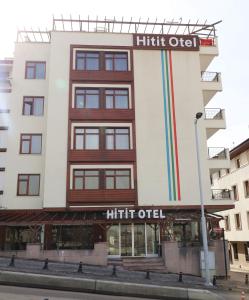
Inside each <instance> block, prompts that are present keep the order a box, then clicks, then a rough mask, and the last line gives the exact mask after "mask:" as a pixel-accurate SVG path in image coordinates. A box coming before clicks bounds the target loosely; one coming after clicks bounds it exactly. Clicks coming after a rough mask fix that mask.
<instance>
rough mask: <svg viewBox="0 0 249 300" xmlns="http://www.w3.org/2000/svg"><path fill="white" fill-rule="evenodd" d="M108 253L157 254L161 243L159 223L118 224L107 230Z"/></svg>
mask: <svg viewBox="0 0 249 300" xmlns="http://www.w3.org/2000/svg"><path fill="white" fill-rule="evenodd" d="M107 243H108V255H109V256H113V257H118V256H157V255H158V245H159V243H160V234H159V225H158V224H135V223H132V224H117V225H112V226H110V227H109V228H108V230H107Z"/></svg>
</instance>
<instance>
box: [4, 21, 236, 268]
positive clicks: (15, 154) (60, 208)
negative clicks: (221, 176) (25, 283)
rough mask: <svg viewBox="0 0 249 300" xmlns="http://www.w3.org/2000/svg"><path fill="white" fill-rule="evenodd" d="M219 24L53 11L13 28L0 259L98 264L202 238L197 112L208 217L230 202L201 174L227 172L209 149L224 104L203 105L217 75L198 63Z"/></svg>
mask: <svg viewBox="0 0 249 300" xmlns="http://www.w3.org/2000/svg"><path fill="white" fill-rule="evenodd" d="M215 32H216V31H215V24H211V25H207V24H202V25H201V24H190V23H189V24H180V23H179V24H176V23H174V22H173V23H168V22H165V23H153V22H152V23H150V22H144V23H143V22H133V21H129V22H125V21H123V20H122V21H117V20H115V21H110V20H109V21H107V20H105V21H103V20H102V21H101V20H63V19H54V20H53V29H52V30H51V31H45V32H41V31H38V32H36V31H20V32H18V40H17V43H16V46H15V52H14V58H13V60H4V61H1V62H0V63H1V65H0V67H1V74H2V75H1V76H5V77H4V78H3V79H1V82H2V83H3V84H4V86H2V88H1V94H0V95H1V119H0V120H1V127H0V129H1V131H0V132H1V153H0V155H1V164H2V165H1V167H2V168H1V195H0V207H1V211H0V242H1V243H0V245H1V249H2V251H3V252H2V255H4V253H7V251H16V253H17V255H24V254H21V253H23V251H26V253H28V254H27V255H28V256H29V257H39V258H41V257H49V258H53V259H62V258H63V259H64V260H68V259H71V260H72V259H75V260H77V261H79V260H81V261H83V262H85V261H86V262H88V263H99V264H106V263H107V258H112V259H113V258H120V257H121V258H123V257H125V256H129V257H151V256H155V257H157V256H158V255H160V254H161V252H162V251H163V253H166V254H168V253H169V251H168V252H167V251H166V250H165V247H167V245H166V241H176V242H177V241H182V242H184V243H185V242H188V243H191V245H193V243H197V244H198V241H200V226H199V224H200V222H199V221H200V197H199V185H198V174H197V160H196V146H195V132H194V119H195V115H196V113H197V112H199V111H201V112H203V113H204V117H203V119H200V120H199V121H198V132H199V138H200V154H201V166H202V183H203V192H204V201H205V208H206V212H207V217H208V219H209V221H210V224H211V223H212V220H213V219H212V212H215V211H219V210H224V209H229V208H232V207H233V202H232V200H231V198H230V194H229V193H226V194H222V193H220V192H219V191H217V190H216V191H212V190H211V188H210V174H212V173H213V172H215V171H217V170H219V169H224V168H229V159H228V151H227V150H226V149H220V148H218V149H216V148H211V149H207V139H208V138H209V137H210V136H212V135H213V134H214V133H215V132H216V131H217V130H219V129H220V128H225V115H224V110H222V109H206V108H205V107H206V105H207V104H208V103H209V101H210V99H211V98H212V97H213V96H214V95H215V94H216V92H218V91H221V89H222V87H221V76H220V74H219V73H216V72H206V69H207V67H208V66H209V64H210V63H211V62H212V60H213V58H214V57H215V56H217V55H218V46H217V37H216V34H215ZM7 137H8V140H7ZM34 242H36V243H38V246H37V245H36V244H34ZM40 244H41V245H40ZM160 245H162V247H163V248H162V250H161V248H160ZM171 245H172V244H171ZM36 246H37V248H35V247H36ZM185 246H186V245H185ZM40 247H42V248H41V249H42V250H41V249H40ZM175 247H177V248H176V250H173V251H171V254H173V253H174V251H178V248H179V247H178V244H177V243H176V246H175ZM34 249H36V250H34ZM191 249H192V248H191ZM198 249H199V248H198ZM164 250H165V251H164ZM4 251H5V252H4ZM191 251H192V250H191ZM72 253H73V254H72ZM196 253H197V256H196V259H197V260H198V259H199V250H198V251H197V252H196ZM166 254H165V255H166ZM25 255H26V254H25ZM179 255H180V254H179ZM176 257H177V256H175V258H176ZM164 260H165V264H166V267H167V268H169V269H170V267H169V264H167V257H164ZM217 260H219V259H217ZM171 261H172V260H171ZM179 261H180V260H178V259H177V263H175V265H177V264H178V263H179ZM168 263H170V260H169V259H168ZM189 272H191V271H189ZM197 273H198V272H197Z"/></svg>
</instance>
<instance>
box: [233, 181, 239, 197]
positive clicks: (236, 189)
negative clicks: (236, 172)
mask: <svg viewBox="0 0 249 300" xmlns="http://www.w3.org/2000/svg"><path fill="white" fill-rule="evenodd" d="M232 191H233V196H234V200H235V201H238V200H239V194H238V188H237V185H233V186H232Z"/></svg>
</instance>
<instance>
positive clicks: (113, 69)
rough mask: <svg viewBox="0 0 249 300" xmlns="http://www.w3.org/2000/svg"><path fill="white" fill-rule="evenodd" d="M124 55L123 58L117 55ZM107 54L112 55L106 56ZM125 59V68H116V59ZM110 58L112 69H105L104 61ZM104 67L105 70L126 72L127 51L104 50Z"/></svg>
mask: <svg viewBox="0 0 249 300" xmlns="http://www.w3.org/2000/svg"><path fill="white" fill-rule="evenodd" d="M120 54H121V55H125V58H118V57H117V56H118V55H120ZM107 55H112V57H106V56H107ZM120 59H121V60H125V61H126V69H125V70H117V67H116V64H117V60H120ZM107 60H111V61H112V69H111V70H107V68H106V61H107ZM104 69H105V71H107V72H127V71H129V65H128V53H127V52H115V51H113V52H109V51H108V52H104Z"/></svg>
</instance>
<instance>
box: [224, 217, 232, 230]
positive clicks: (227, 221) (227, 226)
mask: <svg viewBox="0 0 249 300" xmlns="http://www.w3.org/2000/svg"><path fill="white" fill-rule="evenodd" d="M224 223H225V230H226V231H230V230H231V223H230V216H229V215H226V216H224Z"/></svg>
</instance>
